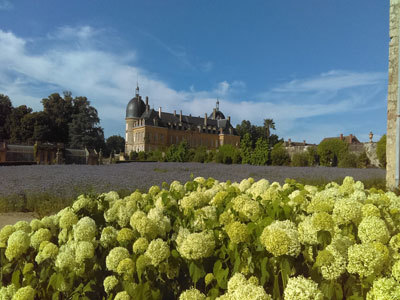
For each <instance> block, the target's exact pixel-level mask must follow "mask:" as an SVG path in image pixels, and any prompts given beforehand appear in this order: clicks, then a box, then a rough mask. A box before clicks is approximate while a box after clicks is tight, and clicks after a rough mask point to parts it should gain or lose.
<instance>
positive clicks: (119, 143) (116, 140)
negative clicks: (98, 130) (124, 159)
mask: <svg viewBox="0 0 400 300" xmlns="http://www.w3.org/2000/svg"><path fill="white" fill-rule="evenodd" d="M124 149H125V139H124V138H123V137H122V136H120V135H112V136H110V137H108V138H107V140H106V148H105V150H104V153H105V155H106V156H108V155H109V154H110V153H111V151H112V150H114V151H115V153H120V152H124Z"/></svg>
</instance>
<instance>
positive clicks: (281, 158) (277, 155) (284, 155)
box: [271, 143, 290, 166]
mask: <svg viewBox="0 0 400 300" xmlns="http://www.w3.org/2000/svg"><path fill="white" fill-rule="evenodd" d="M271 163H272V165H274V166H288V165H290V156H289V153H288V152H287V150H286V149H285V147H283V143H278V144H276V145H275V146H274V148H272V151H271Z"/></svg>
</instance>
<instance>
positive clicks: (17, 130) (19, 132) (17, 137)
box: [9, 105, 33, 143]
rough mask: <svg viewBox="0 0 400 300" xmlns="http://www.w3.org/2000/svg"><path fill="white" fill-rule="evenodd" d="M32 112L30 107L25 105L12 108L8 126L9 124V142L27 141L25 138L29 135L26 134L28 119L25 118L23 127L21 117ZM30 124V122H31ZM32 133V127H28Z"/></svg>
mask: <svg viewBox="0 0 400 300" xmlns="http://www.w3.org/2000/svg"><path fill="white" fill-rule="evenodd" d="M31 112H32V108H30V107H27V106H26V105H20V106H18V107H16V108H14V109H13V110H12V112H11V115H10V117H9V126H10V142H11V143H23V142H27V140H26V139H27V138H30V136H28V135H27V131H28V128H27V124H28V123H29V122H28V120H25V123H24V126H23V127H24V128H22V127H21V125H22V119H23V118H24V117H25V115H28V114H30V113H31ZM31 124H32V123H31ZM29 130H31V132H32V134H33V128H32V129H29Z"/></svg>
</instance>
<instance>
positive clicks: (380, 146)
mask: <svg viewBox="0 0 400 300" xmlns="http://www.w3.org/2000/svg"><path fill="white" fill-rule="evenodd" d="M376 156H378V159H379V162H380V164H381V167H382V168H386V134H384V135H382V137H381V138H380V140H379V141H378V143H376Z"/></svg>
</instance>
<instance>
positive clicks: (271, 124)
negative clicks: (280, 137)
mask: <svg viewBox="0 0 400 300" xmlns="http://www.w3.org/2000/svg"><path fill="white" fill-rule="evenodd" d="M264 129H265V135H266V138H267V140H268V141H269V137H270V136H271V129H273V130H275V122H274V120H272V119H264Z"/></svg>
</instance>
